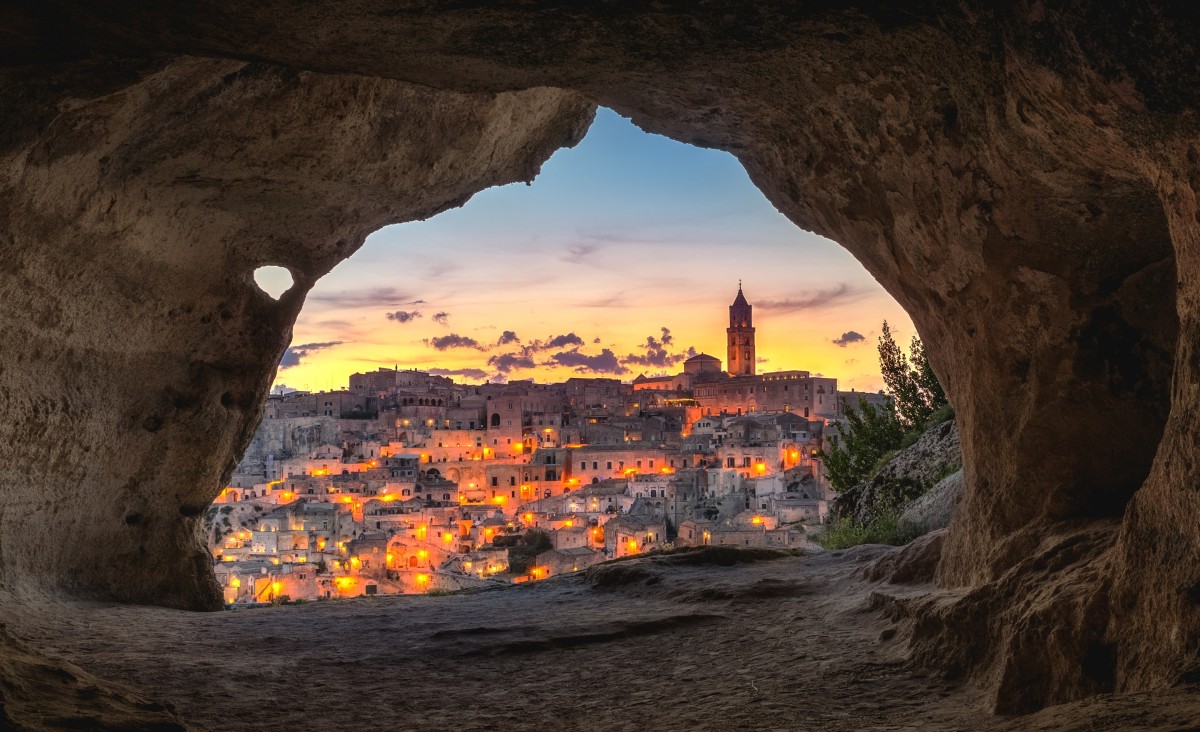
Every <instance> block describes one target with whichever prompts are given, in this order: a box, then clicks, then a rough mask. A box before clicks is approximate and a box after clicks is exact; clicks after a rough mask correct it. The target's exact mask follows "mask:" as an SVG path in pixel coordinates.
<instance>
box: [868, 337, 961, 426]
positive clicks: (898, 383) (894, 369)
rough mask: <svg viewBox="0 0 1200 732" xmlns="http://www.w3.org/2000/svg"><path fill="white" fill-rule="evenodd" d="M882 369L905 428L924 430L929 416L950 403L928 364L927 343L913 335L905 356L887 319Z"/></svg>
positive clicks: (881, 348)
mask: <svg viewBox="0 0 1200 732" xmlns="http://www.w3.org/2000/svg"><path fill="white" fill-rule="evenodd" d="M879 369H880V372H881V373H882V374H883V383H884V384H886V385H887V389H888V393H889V394H891V396H892V400H893V401H894V403H895V411H896V417H897V419H898V420H899V421H900V423H901V424H902V425H903V426H904V427H905V428H906V429H909V430H917V431H922V430H924V429H925V428H926V427H927V426H928V423H929V421H930V417H932V416H933V415H934V413H935V412H937V411H938V410H939V409H941V408H943V407H945V406H947V402H946V393H945V391H943V390H942V385H941V384H940V383H939V382H938V379H937V375H936V374H934V373H933V367H931V366H930V365H929V358H928V356H926V354H925V344H923V343H921V339H920V338H918V337H917V336H913V339H912V343H911V344H910V345H909V349H908V357H907V358H906V357H905V355H904V352H903V351H901V350H900V346H898V345H896V340H895V339H894V338H893V337H892V330H891V328H890V327H888V324H887V321H886V320H885V321H883V332H882V334H881V335H880V336H879Z"/></svg>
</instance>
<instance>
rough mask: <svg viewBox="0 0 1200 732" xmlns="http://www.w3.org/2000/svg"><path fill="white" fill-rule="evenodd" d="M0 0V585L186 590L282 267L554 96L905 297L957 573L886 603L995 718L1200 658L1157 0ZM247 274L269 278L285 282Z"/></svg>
mask: <svg viewBox="0 0 1200 732" xmlns="http://www.w3.org/2000/svg"><path fill="white" fill-rule="evenodd" d="M0 21H3V22H0V28H3V30H0V45H2V46H3V48H2V49H0V79H2V81H0V98H2V99H4V100H5V102H4V104H5V107H6V108H5V114H4V115H3V116H2V117H0V161H2V162H0V171H2V173H0V175H2V177H0V242H2V243H3V244H2V246H3V251H4V257H3V260H2V263H0V299H3V301H4V302H5V304H6V306H7V307H5V308H4V309H3V310H2V311H0V335H2V336H3V338H4V343H5V349H4V351H3V353H2V354H0V395H2V396H0V398H2V399H3V402H0V403H2V404H3V405H4V410H5V415H6V420H5V421H4V422H3V426H0V456H2V457H3V461H4V463H5V465H6V467H7V470H6V472H5V474H6V475H13V476H16V477H15V478H11V479H9V478H6V479H5V481H6V482H5V483H4V485H3V486H0V569H2V571H3V582H4V585H5V586H6V587H8V588H16V589H22V588H31V587H32V588H39V587H47V586H52V587H58V588H64V587H65V588H69V589H72V590H74V591H76V592H79V593H83V594H92V595H102V596H109V597H115V598H122V599H126V600H133V601H144V602H156V603H163V604H172V605H178V606H191V607H204V606H212V604H214V603H215V602H216V599H217V598H216V595H215V592H214V590H213V587H212V582H211V580H210V579H209V578H208V575H207V570H206V569H205V568H204V567H203V566H202V564H203V562H202V559H203V557H202V556H201V554H200V550H199V545H198V543H197V542H196V541H195V540H194V538H193V536H194V531H193V528H194V526H193V525H194V516H195V514H197V513H199V511H200V510H201V509H202V508H203V506H204V504H205V502H206V501H207V500H208V498H209V497H211V496H212V495H213V494H214V493H215V491H216V490H217V488H218V486H219V483H220V480H221V478H222V476H223V475H224V474H225V473H226V472H227V471H228V470H229V468H230V467H231V465H232V464H233V462H234V461H236V459H237V454H238V452H239V451H240V449H241V448H242V447H243V446H244V445H245V442H246V440H247V439H248V437H249V434H250V430H251V429H252V427H253V422H254V417H253V414H254V411H255V409H256V408H257V405H258V403H259V402H260V401H261V399H262V396H263V393H264V390H265V389H266V386H267V384H268V383H269V381H270V378H271V374H272V370H273V368H274V364H275V361H276V359H277V357H278V356H279V354H280V352H281V351H282V349H283V347H284V345H285V344H286V342H287V339H288V330H289V328H290V324H291V322H292V320H293V318H294V317H295V315H296V312H297V311H298V309H299V307H300V305H301V302H302V299H303V295H304V293H305V292H306V291H307V289H308V288H309V287H310V286H311V284H312V282H313V281H315V279H316V278H318V277H319V276H320V275H321V274H323V273H325V272H327V271H328V270H329V268H330V267H332V266H333V265H334V264H335V263H336V262H337V261H339V260H340V259H342V258H344V257H346V256H348V255H349V254H350V253H351V252H352V251H353V250H354V249H355V248H356V247H357V246H358V244H359V243H360V242H361V241H362V237H363V236H365V234H366V233H367V232H369V231H370V230H372V229H374V228H376V227H378V226H380V225H382V224H383V223H387V222H391V221H399V220H405V219H409V218H418V217H420V216H427V215H431V214H433V213H436V212H437V211H439V210H441V209H442V208H444V207H446V206H448V205H453V204H456V203H461V202H462V201H463V200H465V198H466V197H467V196H469V195H470V194H471V193H472V192H473V191H475V190H478V189H479V188H482V187H484V186H487V185H491V184H494V183H497V182H502V181H506V180H513V179H519V178H528V177H529V176H531V175H532V174H533V173H534V172H535V170H536V167H537V165H538V163H539V162H540V161H541V160H543V159H544V158H545V157H546V156H547V155H548V154H549V153H550V152H551V151H552V150H553V149H554V147H555V146H557V145H561V144H569V143H570V142H571V141H573V140H575V139H577V138H578V136H579V135H580V134H581V132H582V129H583V125H584V124H586V120H587V118H588V114H589V112H588V107H587V105H586V104H585V103H584V102H582V101H581V99H580V96H577V95H582V97H584V98H587V99H589V100H590V101H592V102H596V103H601V104H605V105H609V106H612V107H614V108H615V109H617V110H618V111H620V112H622V113H624V114H627V115H630V116H632V117H633V118H634V119H635V121H637V122H638V123H639V124H641V125H643V126H644V127H646V128H647V129H651V130H654V131H657V132H661V133H663V134H667V135H670V136H672V137H675V138H677V139H680V140H684V141H688V142H693V143H696V144H700V145H707V146H712V147H719V148H721V149H724V150H728V151H730V152H731V153H733V154H735V155H737V156H738V158H739V159H740V160H741V161H742V163H743V164H744V165H745V166H746V169H747V170H748V171H749V173H750V175H751V177H752V179H753V180H754V181H755V182H756V184H757V185H758V186H759V187H760V189H761V190H762V191H763V192H764V194H765V195H766V196H767V197H768V198H769V199H770V200H771V201H772V202H773V203H774V204H775V205H776V206H777V207H778V208H779V209H780V210H781V211H782V212H783V213H785V214H786V215H787V216H789V217H790V218H791V219H792V220H793V221H795V222H796V223H797V224H798V225H799V226H802V227H805V228H808V229H812V230H814V231H817V232H819V233H821V234H824V235H826V236H829V237H831V238H833V239H835V240H837V241H838V242H840V243H842V244H843V245H845V246H846V247H847V248H848V249H849V250H850V251H852V252H853V253H854V254H855V256H857V257H858V259H859V260H860V261H861V262H862V263H863V264H864V265H865V266H866V267H867V268H868V270H870V272H871V273H872V274H873V275H874V276H875V277H876V278H878V279H879V281H880V282H881V283H883V285H884V286H885V287H886V288H887V289H888V290H889V292H891V293H892V294H893V295H894V296H895V297H896V298H897V299H898V300H899V301H900V302H901V304H903V305H904V306H905V307H906V308H907V310H908V311H909V313H910V314H911V315H912V317H913V319H914V321H915V323H916V324H917V327H918V328H919V330H920V331H921V335H922V338H923V340H924V341H925V342H926V344H928V348H929V354H930V358H931V360H932V361H933V363H934V366H935V368H936V369H937V371H938V374H939V376H940V377H941V378H942V380H943V382H944V384H945V386H946V389H947V392H948V393H949V394H950V396H951V399H952V401H953V402H954V404H955V407H956V411H957V415H958V422H959V428H960V430H961V439H962V445H963V455H964V462H965V466H964V477H965V482H966V491H965V495H964V498H963V500H962V503H961V505H960V506H959V510H958V511H957V513H956V515H955V518H954V521H953V524H952V525H951V527H950V529H949V531H948V533H947V534H946V535H945V536H944V538H940V539H938V540H937V541H936V542H935V543H934V544H928V543H926V544H923V545H922V551H924V552H925V554H926V555H927V556H933V555H937V556H940V562H939V564H938V567H937V577H938V580H939V582H940V583H941V584H942V586H943V587H946V588H952V589H953V591H952V592H949V594H946V595H944V596H942V597H941V599H938V600H936V601H934V600H931V601H930V602H929V603H927V604H926V606H924V607H922V608H920V609H919V613H918V611H917V610H914V613H918V614H916V615H914V616H913V617H914V618H915V619H914V636H913V644H914V646H913V649H914V652H915V653H916V655H917V656H918V657H919V658H922V659H925V660H928V661H930V662H931V663H940V662H945V661H946V659H950V664H951V665H952V666H953V667H954V669H955V670H956V671H957V672H958V673H961V674H963V675H967V676H971V677H973V678H977V679H979V680H980V681H981V682H983V683H986V684H989V685H990V686H991V688H992V689H993V690H994V691H995V692H996V696H995V706H996V708H998V709H1001V710H1005V711H1026V710H1030V709H1034V708H1036V707H1038V706H1040V705H1044V704H1052V703H1056V702H1061V701H1065V700H1070V699H1074V698H1077V697H1080V696H1082V695H1087V694H1092V693H1095V692H1097V691H1104V690H1111V689H1150V688H1157V687H1163V686H1166V685H1169V684H1172V683H1174V682H1176V681H1177V680H1178V679H1180V678H1181V677H1182V678H1195V677H1196V676H1197V675H1198V673H1197V668H1196V665H1197V661H1196V651H1197V649H1198V648H1200V590H1198V589H1197V587H1200V584H1198V582H1200V577H1198V576H1197V571H1196V569H1195V567H1196V566H1197V564H1198V563H1197V560H1198V559H1200V540H1198V537H1197V526H1200V497H1198V494H1197V492H1196V488H1195V486H1196V485H1198V484H1200V482H1198V479H1200V475H1198V474H1197V473H1200V467H1198V466H1197V459H1196V456H1197V450H1198V448H1200V422H1198V421H1197V420H1200V416H1197V415H1198V414H1200V409H1198V407H1200V403H1198V402H1200V386H1198V384H1200V358H1198V357H1197V350H1196V349H1197V343H1200V339H1198V337H1200V279H1198V278H1200V238H1198V233H1197V232H1198V231H1200V223H1198V222H1200V218H1198V206H1197V200H1196V190H1197V187H1198V185H1200V140H1198V139H1197V138H1198V137H1200V135H1198V134H1197V132H1198V128H1197V124H1196V111H1197V106H1198V100H1197V93H1198V90H1200V58H1198V51H1197V46H1196V45H1195V39H1196V38H1198V37H1200V26H1198V25H1197V23H1196V19H1195V18H1194V17H1193V15H1192V14H1191V12H1190V11H1189V9H1188V8H1186V7H1185V4H1176V3H1166V2H1161V3H1155V2H1133V1H1131V2H1125V3H1083V2H1080V3H1054V4H1046V3H1042V2H1017V3H1004V4H993V3H972V2H967V3H959V2H953V3H952V2H916V3H896V4H881V3H871V2H864V3H842V2H837V3H835V2H814V3H796V2H792V1H791V0H771V1H769V2H736V1H735V2H727V3H700V4H697V3H692V2H674V1H666V2H660V3H655V4H653V5H649V6H647V5H644V4H641V3H628V4H627V3H620V2H555V1H553V0H549V1H547V2H539V3H527V2H516V1H515V0H511V1H506V0H495V1H489V2H456V3H440V2H433V1H424V2H422V1H420V0H410V1H408V2H402V3H395V2H384V1H383V0H363V1H362V2H355V3H309V4H302V5H296V4H293V3H285V2H282V0H278V1H275V2H272V1H268V2H262V3H254V4H253V6H252V7H249V6H248V4H245V3H233V2H228V1H227V0H210V1H208V2H201V3H192V4H188V5H186V6H179V5H178V4H171V3H160V4H146V3H134V2H121V1H119V0H116V1H114V2H108V3H102V4H100V5H97V4H94V3H73V2H62V3H53V4H49V3H37V4H33V3H30V4H28V5H22V4H17V5H9V6H8V7H7V8H6V9H5V10H3V11H0ZM248 62H252V63H248ZM406 82H407V83H406ZM414 84H415V85H417V86H414ZM546 87H555V88H558V89H562V90H568V91H552V90H549V89H547V88H546ZM497 94H498V96H495V95H497ZM261 264H283V265H285V266H288V267H289V268H291V269H292V271H293V273H294V274H295V276H296V279H297V286H296V287H295V288H293V290H292V291H291V292H289V293H287V294H286V295H284V296H283V298H281V300H280V302H278V303H275V302H273V301H270V300H269V299H267V298H265V296H263V295H262V294H261V293H259V292H258V291H257V290H256V289H255V288H254V286H253V285H252V283H251V280H250V272H251V271H252V270H253V268H254V267H256V266H258V265H261ZM67 436H69V437H71V438H72V439H71V440H70V441H64V440H63V439H62V438H63V437H67ZM939 536H940V535H939ZM935 548H936V549H939V550H940V554H937V553H936V552H934V551H933V550H934V549H935ZM1031 680H1033V681H1031ZM1034 683H1036V686H1035V687H1031V686H1030V684H1034ZM1031 689H1033V690H1032V691H1031Z"/></svg>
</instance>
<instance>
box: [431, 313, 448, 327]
mask: <svg viewBox="0 0 1200 732" xmlns="http://www.w3.org/2000/svg"><path fill="white" fill-rule="evenodd" d="M430 320H432V321H433V322H435V323H437V324H438V325H449V324H450V313H447V312H445V311H442V312H440V313H435V314H434V316H433V317H432V318H430Z"/></svg>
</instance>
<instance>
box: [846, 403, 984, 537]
mask: <svg viewBox="0 0 1200 732" xmlns="http://www.w3.org/2000/svg"><path fill="white" fill-rule="evenodd" d="M961 466H962V450H961V447H960V446H959V443H958V428H957V426H956V424H955V422H954V420H950V421H948V422H943V423H941V424H939V425H934V426H933V427H931V428H929V430H927V431H926V432H925V434H923V435H921V437H920V438H919V439H918V440H917V441H916V442H914V443H913V444H912V445H909V446H908V447H906V448H904V449H902V450H900V451H899V452H897V453H896V454H895V455H893V456H892V457H891V458H889V459H888V461H887V462H886V463H884V464H883V466H882V467H880V468H879V470H878V471H877V472H876V473H875V475H873V476H871V477H870V478H868V479H867V480H865V481H864V482H863V483H862V484H861V485H857V486H855V487H854V488H851V489H850V490H848V491H846V492H845V493H843V494H842V495H840V496H838V498H837V500H836V501H835V502H834V508H835V509H836V511H837V513H838V514H839V515H841V516H846V517H849V518H852V519H853V520H855V521H858V522H859V523H862V524H868V523H870V522H871V521H873V520H874V519H875V518H876V516H878V515H879V514H880V513H881V512H891V513H899V512H901V511H904V510H905V509H906V507H907V506H908V505H909V504H910V503H912V502H913V501H915V500H916V499H918V498H919V497H921V496H924V495H925V494H926V493H928V492H929V491H931V490H932V489H933V488H934V487H935V486H936V485H937V484H938V483H939V481H941V480H942V479H943V478H945V477H946V476H947V475H948V474H950V473H953V472H955V471H957V470H958V469H959V468H960V467H961ZM934 528H940V527H934Z"/></svg>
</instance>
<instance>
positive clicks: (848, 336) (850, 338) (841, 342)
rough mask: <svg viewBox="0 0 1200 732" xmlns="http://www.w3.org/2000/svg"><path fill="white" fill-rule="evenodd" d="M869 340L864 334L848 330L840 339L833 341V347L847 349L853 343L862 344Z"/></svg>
mask: <svg viewBox="0 0 1200 732" xmlns="http://www.w3.org/2000/svg"><path fill="white" fill-rule="evenodd" d="M866 339H867V338H866V336H864V335H863V334H862V333H859V332H858V331H855V330H848V331H846V332H845V333H843V334H842V336H841V337H840V338H834V339H833V345H835V346H840V347H842V348H845V347H846V346H848V345H850V344H851V343H862V342H863V341H865V340H866Z"/></svg>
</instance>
